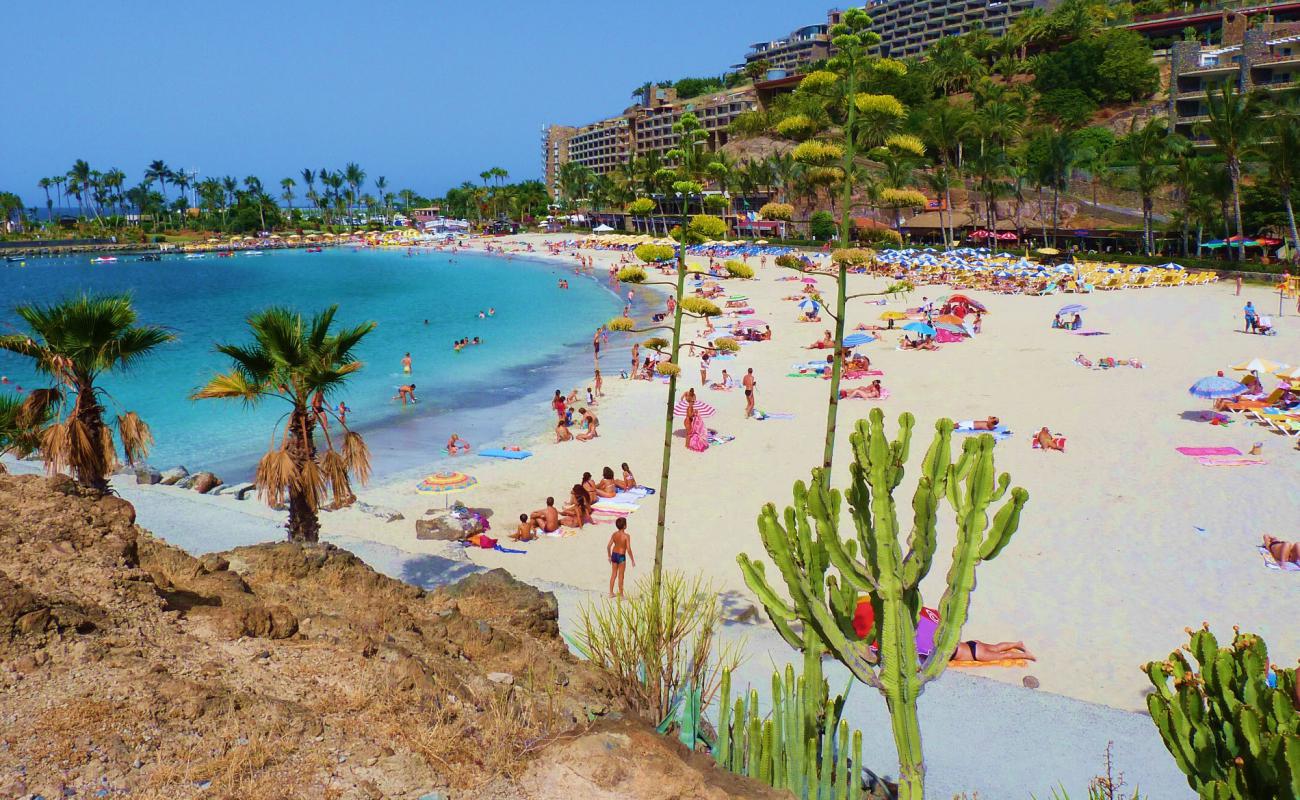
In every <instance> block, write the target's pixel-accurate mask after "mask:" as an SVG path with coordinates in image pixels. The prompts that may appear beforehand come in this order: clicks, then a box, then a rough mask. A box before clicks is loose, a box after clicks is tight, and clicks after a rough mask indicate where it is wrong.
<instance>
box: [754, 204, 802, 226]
mask: <svg viewBox="0 0 1300 800" xmlns="http://www.w3.org/2000/svg"><path fill="white" fill-rule="evenodd" d="M758 215H759V216H760V217H762V218H763V219H771V220H782V221H784V222H790V221H791V220H793V219H794V206H792V205H790V204H789V203H766V204H764V205H763V207H762V208H760V209H759V210H758Z"/></svg>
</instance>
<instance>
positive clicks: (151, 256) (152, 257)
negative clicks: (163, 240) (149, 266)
mask: <svg viewBox="0 0 1300 800" xmlns="http://www.w3.org/2000/svg"><path fill="white" fill-rule="evenodd" d="M136 261H162V256H160V255H157V254H154V253H150V254H148V255H143V256H140V257H139V258H137V259H136Z"/></svg>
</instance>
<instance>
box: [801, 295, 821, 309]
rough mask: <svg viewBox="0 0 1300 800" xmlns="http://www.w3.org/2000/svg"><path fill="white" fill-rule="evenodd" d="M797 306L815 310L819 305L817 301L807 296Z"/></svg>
mask: <svg viewBox="0 0 1300 800" xmlns="http://www.w3.org/2000/svg"><path fill="white" fill-rule="evenodd" d="M799 307H800V308H802V309H804V310H805V311H809V310H811V311H816V310H817V309H818V308H819V306H818V305H817V301H816V300H813V299H812V298H811V297H810V298H808V299H807V300H804V301H802V302H800V303H799Z"/></svg>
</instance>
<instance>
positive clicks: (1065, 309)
mask: <svg viewBox="0 0 1300 800" xmlns="http://www.w3.org/2000/svg"><path fill="white" fill-rule="evenodd" d="M1087 310H1088V307H1087V306H1081V305H1079V304H1078V303H1071V304H1069V305H1068V306H1061V310H1060V311H1058V312H1056V313H1057V314H1078V313H1080V312H1083V311H1087Z"/></svg>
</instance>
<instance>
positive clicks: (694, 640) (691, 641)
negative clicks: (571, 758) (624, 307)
mask: <svg viewBox="0 0 1300 800" xmlns="http://www.w3.org/2000/svg"><path fill="white" fill-rule="evenodd" d="M665 367H671V368H672V371H671V372H665V371H664V368H665ZM658 370H659V372H660V374H661V375H663V374H675V373H676V372H677V371H680V370H678V367H677V365H676V364H673V363H671V362H663V363H661V364H660V365H659V367H658ZM651 580H652V579H650V578H643V579H642V580H641V581H639V582H638V583H637V585H636V588H635V589H634V590H633V591H632V593H631V594H630V595H628V597H626V598H624V599H620V600H612V599H611V600H600V601H595V602H592V603H584V604H582V605H580V606H579V607H578V632H577V634H576V637H575V639H576V641H574V645H575V647H576V648H577V650H578V651H579V653H581V654H582V655H583V656H584V657H585V658H586V659H587V660H588V661H590V662H591V663H592V664H594V665H595V666H597V667H599V668H600V669H602V670H604V671H605V672H606V673H608V674H609V675H610V676H611V677H612V678H613V679H614V684H615V689H616V691H618V692H619V693H620V694H621V695H622V697H623V699H624V700H625V701H626V702H627V704H628V706H629V707H631V708H632V710H633V711H635V712H637V713H640V714H642V715H644V716H645V717H646V718H647V719H649V720H651V721H652V722H655V723H658V722H660V721H661V720H663V719H665V718H667V717H668V716H669V714H670V713H671V712H672V710H673V707H674V705H676V703H677V701H678V699H679V698H680V697H681V696H682V694H683V693H684V692H686V691H688V690H690V689H692V688H693V689H695V690H698V691H699V692H700V693H701V701H702V702H701V705H702V706H703V707H706V708H707V707H708V705H709V703H710V702H711V701H712V700H713V696H714V695H715V694H716V693H717V691H718V687H719V685H720V683H721V680H722V673H723V671H724V670H731V669H734V668H735V666H736V665H737V664H739V663H740V653H741V647H742V646H743V643H739V642H733V643H730V644H723V643H718V642H715V638H716V637H717V634H718V628H719V625H720V624H721V619H722V614H721V606H720V605H719V603H718V595H717V594H716V593H715V592H714V591H713V587H712V586H710V585H709V584H707V583H705V582H704V581H703V580H702V579H700V578H699V577H695V578H687V577H686V576H685V575H683V574H681V573H677V572H665V573H664V575H663V583H662V585H661V586H660V588H659V589H658V591H656V590H655V589H654V588H653V585H652V583H651Z"/></svg>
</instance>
